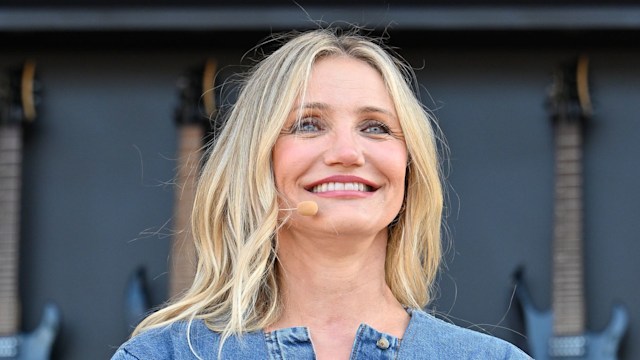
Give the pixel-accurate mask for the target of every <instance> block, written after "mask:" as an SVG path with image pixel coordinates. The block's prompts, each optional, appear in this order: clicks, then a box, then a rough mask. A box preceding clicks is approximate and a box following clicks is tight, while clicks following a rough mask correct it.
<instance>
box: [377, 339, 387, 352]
mask: <svg viewBox="0 0 640 360" xmlns="http://www.w3.org/2000/svg"><path fill="white" fill-rule="evenodd" d="M376 346H377V347H378V348H380V349H382V350H387V349H388V348H389V340H387V338H383V337H382V338H380V340H378V341H377V342H376Z"/></svg>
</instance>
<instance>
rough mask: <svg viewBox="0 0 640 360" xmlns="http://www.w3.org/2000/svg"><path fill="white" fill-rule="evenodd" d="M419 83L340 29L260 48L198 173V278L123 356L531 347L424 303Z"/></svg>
mask: <svg viewBox="0 0 640 360" xmlns="http://www.w3.org/2000/svg"><path fill="white" fill-rule="evenodd" d="M413 84H414V75H413V73H412V71H411V69H410V68H409V67H408V66H406V65H404V64H403V63H402V62H401V61H399V60H397V59H396V58H395V57H393V56H392V55H390V54H389V52H387V51H385V50H384V49H383V48H382V47H381V46H380V45H378V44H376V43H375V42H373V41H371V40H369V39H367V38H365V37H362V36H358V35H353V34H346V35H339V34H338V33H337V31H331V30H315V31H310V32H306V33H303V34H300V35H298V36H296V37H294V38H293V39H291V40H290V41H288V42H287V43H286V44H284V45H283V46H282V47H281V48H280V49H279V50H277V51H275V52H274V53H273V54H271V55H270V56H268V57H267V58H265V59H264V60H263V61H262V62H261V63H259V64H258V65H257V66H256V67H255V69H254V70H253V72H252V73H251V74H250V75H249V77H248V79H247V81H246V83H245V84H244V86H243V88H242V90H241V93H240V95H239V98H238V100H237V102H236V104H235V106H234V108H233V110H232V111H231V113H230V114H229V117H228V119H227V125H226V126H225V128H224V130H223V131H222V133H221V134H220V136H219V138H218V139H217V140H216V144H215V146H214V147H213V149H212V151H211V153H210V156H209V158H208V160H207V162H206V164H205V166H204V169H203V172H202V175H201V178H200V181H199V185H198V190H197V195H196V201H195V205H194V211H193V228H194V234H195V238H196V242H197V244H196V245H197V251H198V254H199V258H198V268H197V275H196V278H195V281H194V283H193V286H192V287H191V288H190V289H189V290H188V291H187V292H186V293H185V294H184V296H182V297H181V298H180V299H178V300H176V301H174V302H172V303H171V304H170V305H168V306H167V307H165V308H163V309H161V310H159V311H157V312H155V313H153V314H151V315H150V316H149V317H148V318H146V319H145V320H144V321H143V322H142V323H141V324H140V325H139V326H138V328H137V329H136V330H135V331H134V337H133V338H132V339H131V340H129V341H128V342H127V343H125V344H124V345H122V346H121V348H120V349H119V350H118V352H117V353H116V354H115V355H114V357H113V359H170V358H176V359H177V358H199V359H217V358H220V359H314V358H317V359H436V358H438V359H445V358H446V359H467V358H473V359H506V358H509V359H528V357H527V356H526V355H525V354H524V353H522V352H521V351H520V350H519V349H517V348H515V347H513V346H511V345H510V344H508V343H506V342H504V341H502V340H499V339H496V338H493V337H490V336H487V335H484V334H480V333H477V332H473V331H470V330H466V329H462V328H459V327H456V326H454V325H451V324H448V323H445V322H443V321H440V320H437V319H435V318H434V317H432V316H431V315H428V314H426V313H425V312H423V311H422V310H420V309H423V308H424V307H425V306H426V305H427V303H428V302H429V299H430V291H431V289H432V286H433V282H434V278H435V275H436V271H437V269H438V267H439V262H440V256H441V250H440V225H441V212H442V203H443V195H442V187H441V183H440V174H439V161H438V157H437V151H436V134H435V133H434V130H433V128H432V127H431V124H430V120H431V119H430V118H429V116H428V115H427V113H426V112H425V111H424V110H423V108H422V106H421V105H420V102H419V101H418V99H417V98H416V96H415V94H414V92H413V91H412V85H413ZM305 201H312V202H314V203H315V204H317V205H318V207H319V210H318V211H317V213H315V214H305V215H306V216H305V215H303V214H300V213H298V212H297V211H295V209H296V208H297V206H298V204H300V203H303V202H305Z"/></svg>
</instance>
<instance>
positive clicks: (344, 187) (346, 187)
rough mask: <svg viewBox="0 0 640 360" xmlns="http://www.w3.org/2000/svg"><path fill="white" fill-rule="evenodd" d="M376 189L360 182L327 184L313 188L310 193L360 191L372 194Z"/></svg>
mask: <svg viewBox="0 0 640 360" xmlns="http://www.w3.org/2000/svg"><path fill="white" fill-rule="evenodd" d="M374 190H375V189H374V188H373V187H371V186H369V185H366V184H363V183H359V182H347V183H344V182H327V183H322V184H318V185H316V186H314V187H312V188H311V189H310V190H309V191H311V192H313V193H324V192H330V191H360V192H371V191H374Z"/></svg>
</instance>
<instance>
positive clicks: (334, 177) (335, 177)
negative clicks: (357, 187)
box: [304, 175, 379, 190]
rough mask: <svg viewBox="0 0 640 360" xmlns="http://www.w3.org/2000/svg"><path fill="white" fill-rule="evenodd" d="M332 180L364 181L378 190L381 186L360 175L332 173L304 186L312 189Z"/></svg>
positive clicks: (363, 182)
mask: <svg viewBox="0 0 640 360" xmlns="http://www.w3.org/2000/svg"><path fill="white" fill-rule="evenodd" d="M330 182H339V183H362V184H365V185H367V186H369V187H371V188H372V189H373V190H377V189H378V187H379V186H378V185H377V184H375V183H374V182H371V181H369V180H366V179H363V178H361V177H358V176H354V175H332V176H328V177H326V178H324V179H320V180H317V181H314V182H312V183H310V184H308V185H306V186H305V187H304V188H305V189H306V190H311V189H313V188H314V186H317V185H321V184H325V183H330Z"/></svg>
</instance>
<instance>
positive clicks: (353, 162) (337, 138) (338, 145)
mask: <svg viewBox="0 0 640 360" xmlns="http://www.w3.org/2000/svg"><path fill="white" fill-rule="evenodd" d="M329 141H330V144H329V145H328V147H327V150H326V151H325V154H324V162H325V164H326V165H342V166H345V167H350V166H362V165H364V151H363V149H362V146H361V144H360V143H359V142H358V138H357V135H356V134H353V133H352V132H349V131H346V132H340V133H335V134H334V136H332V137H331V139H330V140H329Z"/></svg>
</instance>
